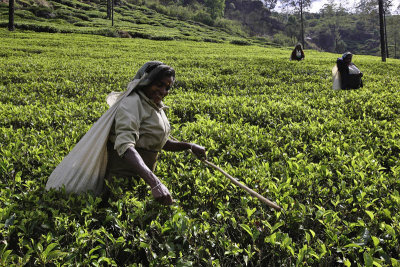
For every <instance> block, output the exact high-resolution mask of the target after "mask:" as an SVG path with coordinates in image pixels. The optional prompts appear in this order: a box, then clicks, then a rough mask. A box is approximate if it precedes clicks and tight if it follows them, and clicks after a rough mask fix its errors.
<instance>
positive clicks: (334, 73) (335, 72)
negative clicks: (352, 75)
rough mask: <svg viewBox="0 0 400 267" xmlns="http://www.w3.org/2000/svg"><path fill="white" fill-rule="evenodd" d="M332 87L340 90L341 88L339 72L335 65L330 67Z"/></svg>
mask: <svg viewBox="0 0 400 267" xmlns="http://www.w3.org/2000/svg"><path fill="white" fill-rule="evenodd" d="M332 82H333V83H332V89H333V90H340V89H342V82H341V80H340V72H339V70H338V67H337V65H335V66H334V67H333V68H332Z"/></svg>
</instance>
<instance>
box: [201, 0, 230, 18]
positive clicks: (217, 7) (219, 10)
mask: <svg viewBox="0 0 400 267" xmlns="http://www.w3.org/2000/svg"><path fill="white" fill-rule="evenodd" d="M204 3H205V5H206V7H207V8H208V10H209V11H210V14H211V17H212V18H213V19H216V18H219V17H222V16H223V15H224V10H225V0H204Z"/></svg>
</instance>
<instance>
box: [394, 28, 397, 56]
mask: <svg viewBox="0 0 400 267" xmlns="http://www.w3.org/2000/svg"><path fill="white" fill-rule="evenodd" d="M396 39H397V31H394V58H397V52H396V51H397V40H396Z"/></svg>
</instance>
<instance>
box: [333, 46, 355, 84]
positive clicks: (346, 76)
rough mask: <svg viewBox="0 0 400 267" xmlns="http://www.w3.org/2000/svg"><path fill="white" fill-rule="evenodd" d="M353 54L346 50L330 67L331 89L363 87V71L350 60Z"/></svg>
mask: <svg viewBox="0 0 400 267" xmlns="http://www.w3.org/2000/svg"><path fill="white" fill-rule="evenodd" d="M352 59H353V55H352V54H351V53H350V52H346V53H344V54H343V55H342V57H340V58H338V59H337V61H336V66H335V67H333V69H332V75H333V89H335V90H339V89H344V90H348V89H358V88H360V87H363V82H362V79H361V77H362V76H363V73H362V72H361V71H360V70H359V69H358V68H357V67H356V65H354V63H353V62H351V60H352Z"/></svg>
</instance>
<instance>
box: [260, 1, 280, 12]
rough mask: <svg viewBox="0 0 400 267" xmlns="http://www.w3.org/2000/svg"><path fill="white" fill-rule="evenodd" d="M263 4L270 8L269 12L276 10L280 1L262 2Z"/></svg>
mask: <svg viewBox="0 0 400 267" xmlns="http://www.w3.org/2000/svg"><path fill="white" fill-rule="evenodd" d="M261 2H263V4H264V6H265V7H266V8H268V9H269V10H272V9H274V8H275V6H276V3H277V2H278V0H261Z"/></svg>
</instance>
